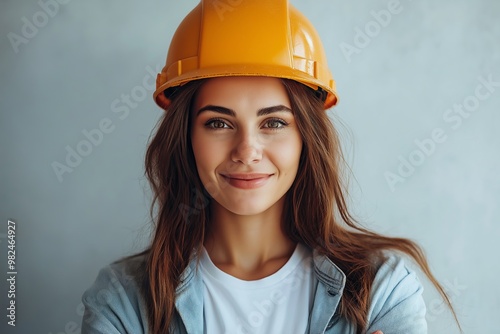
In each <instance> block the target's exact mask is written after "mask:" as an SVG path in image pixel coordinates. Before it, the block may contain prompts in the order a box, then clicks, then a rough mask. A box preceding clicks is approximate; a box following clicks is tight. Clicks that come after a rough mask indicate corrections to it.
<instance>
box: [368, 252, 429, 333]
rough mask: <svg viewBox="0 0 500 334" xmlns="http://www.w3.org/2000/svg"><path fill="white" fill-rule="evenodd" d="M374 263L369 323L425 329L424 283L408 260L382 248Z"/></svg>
mask: <svg viewBox="0 0 500 334" xmlns="http://www.w3.org/2000/svg"><path fill="white" fill-rule="evenodd" d="M374 264H375V271H376V272H375V278H374V281H373V285H372V290H371V302H370V308H369V313H368V319H369V323H370V327H372V328H376V330H380V329H382V330H383V329H384V328H391V329H394V328H398V329H399V330H400V331H397V332H398V333H426V330H427V324H426V321H425V312H426V307H425V303H424V300H423V298H422V292H423V286H422V284H421V282H420V280H419V278H418V276H417V272H416V271H415V270H414V269H413V268H412V266H411V265H410V260H409V259H408V258H406V257H405V256H402V255H400V254H398V253H395V252H384V253H383V254H381V255H380V256H379V257H378V259H377V261H376V262H374ZM368 332H370V331H368Z"/></svg>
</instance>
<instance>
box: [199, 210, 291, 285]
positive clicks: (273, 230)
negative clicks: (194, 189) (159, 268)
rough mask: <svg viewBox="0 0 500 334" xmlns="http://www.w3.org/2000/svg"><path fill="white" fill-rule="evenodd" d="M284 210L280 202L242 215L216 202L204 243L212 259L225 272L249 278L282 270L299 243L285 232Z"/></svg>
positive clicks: (264, 275) (257, 277)
mask: <svg viewBox="0 0 500 334" xmlns="http://www.w3.org/2000/svg"><path fill="white" fill-rule="evenodd" d="M282 209H283V203H282V202H281V201H280V202H278V203H276V204H275V205H274V206H273V207H271V208H270V209H268V210H267V211H265V212H262V213H260V214H259V215H253V216H241V215H236V214H234V213H232V212H230V211H228V210H226V209H224V208H223V207H220V206H219V205H218V204H217V203H214V204H213V206H212V212H213V214H212V222H211V227H210V231H209V232H208V234H207V237H206V240H205V243H204V246H205V248H206V250H207V252H208V254H209V256H210V259H211V260H212V262H213V263H214V264H215V265H216V266H217V267H218V268H219V269H221V270H222V271H224V272H226V273H228V274H230V275H232V276H235V277H237V278H240V279H245V280H255V279H260V278H263V277H266V276H269V275H271V274H273V273H275V272H276V271H278V270H279V269H280V268H281V267H282V266H283V265H284V264H285V263H286V262H287V261H288V259H289V258H290V256H291V255H292V253H293V251H294V250H295V246H296V243H294V242H293V241H292V240H290V239H289V238H288V237H287V236H285V234H284V233H283V230H282V227H281V217H282V214H281V213H282Z"/></svg>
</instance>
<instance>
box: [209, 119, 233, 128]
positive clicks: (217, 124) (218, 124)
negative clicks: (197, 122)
mask: <svg viewBox="0 0 500 334" xmlns="http://www.w3.org/2000/svg"><path fill="white" fill-rule="evenodd" d="M205 126H206V127H208V128H209V129H229V126H228V125H227V124H226V122H224V121H223V120H220V119H212V120H210V121H208V122H207V123H205Z"/></svg>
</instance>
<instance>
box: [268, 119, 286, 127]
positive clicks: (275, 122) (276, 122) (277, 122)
mask: <svg viewBox="0 0 500 334" xmlns="http://www.w3.org/2000/svg"><path fill="white" fill-rule="evenodd" d="M287 125H288V123H287V122H285V121H284V120H282V119H270V120H268V121H267V122H266V123H265V125H264V127H265V128H268V129H281V128H284V127H285V126H287Z"/></svg>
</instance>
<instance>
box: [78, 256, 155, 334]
mask: <svg viewBox="0 0 500 334" xmlns="http://www.w3.org/2000/svg"><path fill="white" fill-rule="evenodd" d="M82 302H83V304H84V306H85V312H84V315H83V320H82V334H98V333H106V334H124V333H131V334H132V333H133V334H141V333H145V332H147V330H145V328H144V327H145V326H144V324H146V319H147V318H146V315H145V312H144V310H143V306H142V305H141V299H140V296H139V289H138V285H137V281H136V279H135V277H133V276H130V275H128V274H127V273H126V272H125V270H124V269H123V268H122V267H121V266H119V265H110V266H107V267H105V268H103V269H101V271H100V272H99V274H98V276H97V278H96V280H95V282H94V284H93V285H92V286H91V287H90V288H89V289H88V290H87V291H85V293H84V294H83V296H82Z"/></svg>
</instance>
